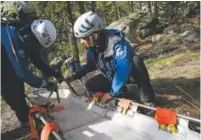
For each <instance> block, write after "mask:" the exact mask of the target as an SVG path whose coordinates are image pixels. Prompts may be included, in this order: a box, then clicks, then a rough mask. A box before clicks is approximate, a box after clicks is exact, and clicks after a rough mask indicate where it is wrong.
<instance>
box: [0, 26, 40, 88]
mask: <svg viewBox="0 0 201 140" xmlns="http://www.w3.org/2000/svg"><path fill="white" fill-rule="evenodd" d="M8 33H9V35H8ZM14 33H15V30H14V28H11V27H9V28H8V32H7V29H6V27H2V28H1V35H2V36H1V37H2V38H1V39H2V43H3V47H4V48H5V51H6V53H7V55H8V58H9V60H10V62H11V64H12V66H13V68H14V70H15V72H16V74H17V76H18V77H19V78H20V79H22V80H23V81H24V82H26V83H28V84H29V85H31V86H33V87H36V88H39V87H41V85H42V79H41V78H39V77H37V76H36V75H34V74H33V73H32V72H31V71H29V68H28V64H29V62H28V58H27V54H26V53H25V51H23V49H22V48H21V49H20V50H21V51H23V54H24V55H23V56H22V57H19V55H18V54H19V49H17V48H18V47H19V46H20V45H22V44H19V46H18V45H17V43H19V42H17V41H18V40H17V38H16V36H15V34H14ZM9 36H10V39H9Z"/></svg>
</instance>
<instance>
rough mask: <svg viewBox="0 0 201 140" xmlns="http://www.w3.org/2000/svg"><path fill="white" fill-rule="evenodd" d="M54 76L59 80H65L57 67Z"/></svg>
mask: <svg viewBox="0 0 201 140" xmlns="http://www.w3.org/2000/svg"><path fill="white" fill-rule="evenodd" d="M53 76H54V77H55V78H56V79H57V80H59V81H62V80H63V76H62V73H61V72H60V71H59V70H57V69H54V75H53Z"/></svg>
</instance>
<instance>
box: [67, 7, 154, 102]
mask: <svg viewBox="0 0 201 140" xmlns="http://www.w3.org/2000/svg"><path fill="white" fill-rule="evenodd" d="M74 35H75V36H76V37H77V38H80V39H81V43H83V44H84V46H85V47H86V49H87V63H86V64H85V65H82V66H81V68H80V70H78V71H74V72H73V73H72V74H70V75H68V76H66V79H67V80H68V81H69V82H70V81H73V80H76V79H79V78H81V77H82V76H84V75H86V74H87V73H88V72H91V71H93V70H95V69H98V70H99V71H100V73H101V74H102V79H105V80H104V82H103V81H102V82H101V83H100V84H98V86H99V87H102V88H104V87H105V86H107V87H109V88H108V89H107V90H105V91H104V92H105V93H104V95H103V96H102V99H101V101H102V103H106V102H107V101H108V100H110V99H112V97H120V98H122V97H123V98H124V97H125V96H126V92H127V88H126V84H128V83H131V84H132V83H133V84H134V83H136V84H137V86H138V88H139V91H140V100H141V102H142V103H144V104H148V105H153V106H154V105H155V104H154V103H155V95H154V92H153V89H152V86H151V84H150V78H149V74H148V71H147V69H146V66H145V64H144V62H143V59H142V58H141V57H140V56H139V55H137V54H136V52H135V50H133V48H132V47H131V44H130V43H129V42H128V41H127V40H126V39H125V35H124V33H123V32H122V31H119V30H115V29H103V23H102V20H101V18H100V17H99V16H98V15H97V14H96V13H94V12H92V11H89V12H86V13H84V14H82V15H81V16H80V17H78V18H77V20H76V21H75V24H74ZM96 86H97V85H96ZM133 94H135V93H133ZM131 99H132V97H131Z"/></svg>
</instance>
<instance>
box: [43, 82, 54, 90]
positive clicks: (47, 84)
mask: <svg viewBox="0 0 201 140" xmlns="http://www.w3.org/2000/svg"><path fill="white" fill-rule="evenodd" d="M56 86H57V85H56V83H54V82H46V81H45V80H43V83H42V85H41V87H42V88H46V89H48V90H54V89H55V88H56Z"/></svg>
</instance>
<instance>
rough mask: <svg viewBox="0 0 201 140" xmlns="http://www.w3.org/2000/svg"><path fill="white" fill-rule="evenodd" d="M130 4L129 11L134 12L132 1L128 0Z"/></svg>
mask: <svg viewBox="0 0 201 140" xmlns="http://www.w3.org/2000/svg"><path fill="white" fill-rule="evenodd" d="M130 6H131V12H132V13H133V12H134V2H133V1H131V2H130Z"/></svg>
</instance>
